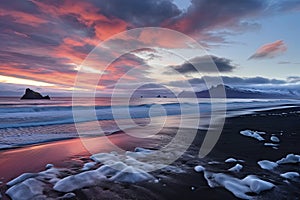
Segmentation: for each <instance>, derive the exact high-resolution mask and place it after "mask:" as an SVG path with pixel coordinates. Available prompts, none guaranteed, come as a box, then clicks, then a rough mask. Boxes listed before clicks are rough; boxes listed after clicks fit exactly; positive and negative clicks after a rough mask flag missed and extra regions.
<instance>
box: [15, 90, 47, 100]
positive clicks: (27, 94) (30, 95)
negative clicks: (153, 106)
mask: <svg viewBox="0 0 300 200" xmlns="http://www.w3.org/2000/svg"><path fill="white" fill-rule="evenodd" d="M21 99H48V100H50V97H49V96H48V95H47V96H42V95H41V94H40V93H38V92H35V91H33V90H31V89H29V88H27V89H26V90H25V94H24V95H23V96H22V97H21Z"/></svg>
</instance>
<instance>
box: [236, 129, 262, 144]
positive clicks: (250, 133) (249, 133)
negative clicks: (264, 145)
mask: <svg viewBox="0 0 300 200" xmlns="http://www.w3.org/2000/svg"><path fill="white" fill-rule="evenodd" d="M240 134H241V135H244V136H247V137H251V138H254V139H257V140H258V141H264V140H265V139H264V138H263V137H262V136H261V135H264V134H266V133H265V132H259V131H251V130H244V131H240Z"/></svg>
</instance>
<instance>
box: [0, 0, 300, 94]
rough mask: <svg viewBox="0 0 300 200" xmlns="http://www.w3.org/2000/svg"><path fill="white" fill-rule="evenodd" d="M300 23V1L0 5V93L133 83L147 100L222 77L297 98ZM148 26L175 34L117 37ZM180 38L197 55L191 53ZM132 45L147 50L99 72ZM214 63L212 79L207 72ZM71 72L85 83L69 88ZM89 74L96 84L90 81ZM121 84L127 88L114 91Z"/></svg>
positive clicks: (47, 0)
mask: <svg viewBox="0 0 300 200" xmlns="http://www.w3.org/2000/svg"><path fill="white" fill-rule="evenodd" d="M299 19H300V1H299V0H282V1H279V0H278V1H276V0H265V1H261V0H244V1H241V0H231V1H227V2H226V3H224V1H223V0H174V1H173V0H143V1H141V0H126V1H125V0H107V1H104V0H101V1H99V0H86V1H82V0H23V1H19V0H9V1H8V0H7V1H1V2H0V46H1V49H0V96H15V95H16V96H19V95H21V94H22V93H23V91H24V89H25V88H27V87H30V88H32V89H35V90H37V91H40V92H42V93H47V94H51V95H53V96H70V95H71V94H72V91H74V90H76V91H78V90H79V91H93V90H94V89H96V91H97V92H98V93H101V94H110V93H111V92H112V91H118V92H120V93H126V92H127V91H128V90H129V89H128V88H129V85H130V86H132V85H133V86H134V87H137V85H141V84H144V86H143V88H142V90H141V91H144V92H145V93H148V92H149V91H153V90H159V89H160V87H166V88H168V89H169V90H171V91H175V93H176V92H181V91H183V90H189V89H191V88H192V89H195V90H201V88H203V80H204V79H205V78H206V77H221V78H222V80H223V81H224V84H226V85H230V86H232V87H243V88H255V89H259V90H280V91H283V90H284V91H289V90H293V91H296V92H299V94H300V89H299V88H300V87H299V86H300V58H299V52H300V42H299V33H300V21H299ZM146 27H158V28H166V29H168V30H173V31H176V32H178V34H177V36H176V34H175V35H173V34H171V33H170V34H167V33H166V34H165V33H164V31H157V32H149V30H148V31H147V30H143V29H139V30H138V31H137V32H138V33H134V34H136V35H134V34H133V35H131V36H128V35H123V36H122V34H121V36H122V37H121V36H120V33H124V31H130V30H134V29H135V28H146ZM115 34H119V36H116V35H115ZM180 34H183V35H184V37H185V36H186V37H189V38H191V39H192V40H195V41H196V42H198V43H199V44H200V45H201V46H202V47H203V49H202V50H203V51H201V52H200V51H190V49H189V48H190V47H189V46H188V44H187V41H186V39H184V37H182V38H181V37H180ZM116 37H117V38H116ZM111 38H113V39H114V41H111V42H110V43H106V44H110V45H115V46H113V47H112V46H110V47H107V48H106V51H103V52H101V54H98V56H99V58H97V59H95V60H93V61H91V58H90V57H91V56H89V55H91V54H92V52H93V51H92V50H93V49H95V48H96V49H97V48H98V47H99V45H100V46H101V44H103V43H105V41H107V40H112V39H111ZM116 41H118V42H117V43H116ZM129 42H130V45H129ZM138 42H139V43H142V44H143V45H140V46H143V47H145V48H143V49H136V50H134V51H132V52H125V54H124V55H121V56H120V57H119V58H117V59H116V60H114V61H113V62H112V63H110V65H109V66H108V67H106V65H104V63H106V62H108V61H109V60H110V59H112V58H114V55H115V54H116V51H118V50H119V49H126V48H127V47H128V45H129V46H130V47H140V46H139V45H137V43H138ZM189 42H190V41H189ZM147 45H148V46H149V48H146V47H147ZM150 47H151V48H150ZM168 51H171V52H176V54H180V55H184V58H182V57H179V56H178V55H175V54H172V55H171V54H170V53H167V52H168ZM94 52H95V50H94ZM212 61H213V62H214V64H215V66H216V67H217V72H216V71H213V70H212V68H210V67H209V66H210V64H211V62H212ZM191 64H193V65H194V66H195V65H201V66H202V67H200V68H199V69H197V70H195V67H194V66H193V65H191ZM174 71H175V72H174ZM199 71H200V72H201V73H199ZM78 73H83V74H84V75H85V77H86V79H88V80H85V82H84V84H82V85H81V86H80V87H77V86H76V85H75V86H74V84H75V82H76V77H77V75H78ZM93 77H95V80H96V77H97V78H99V77H101V78H100V80H99V82H97V83H95V81H93ZM119 80H122V81H125V82H122V87H118V88H117V89H116V86H117V85H116V84H118V81H119ZM184 82H188V83H189V84H190V85H188V86H186V85H185V84H184ZM137 83H139V84H137ZM95 84H96V85H95ZM119 85H120V84H119ZM114 89H116V90H114Z"/></svg>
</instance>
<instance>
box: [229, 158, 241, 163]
mask: <svg viewBox="0 0 300 200" xmlns="http://www.w3.org/2000/svg"><path fill="white" fill-rule="evenodd" d="M236 162H242V163H243V162H245V161H244V160H238V159H235V158H227V159H226V160H225V163H236Z"/></svg>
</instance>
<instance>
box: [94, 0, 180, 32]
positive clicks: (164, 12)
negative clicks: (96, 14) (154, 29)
mask: <svg viewBox="0 0 300 200" xmlns="http://www.w3.org/2000/svg"><path fill="white" fill-rule="evenodd" d="M91 2H93V3H94V4H95V5H97V6H98V7H99V8H101V12H102V13H103V14H104V15H106V16H110V17H117V18H120V19H123V20H124V21H126V22H128V23H130V24H132V25H133V26H159V25H160V24H161V23H162V22H163V21H165V20H167V19H170V18H172V17H175V16H178V15H179V14H180V13H181V12H182V11H180V10H179V9H178V7H177V6H176V5H175V4H173V3H172V2H171V1H169V0H129V1H124V0H109V1H98V0H92V1H91Z"/></svg>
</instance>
